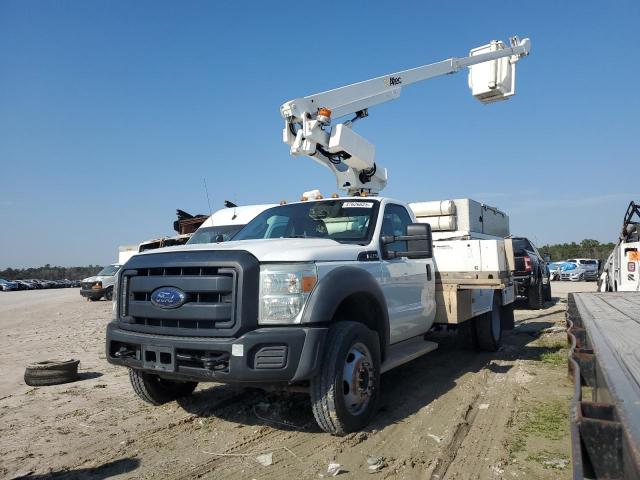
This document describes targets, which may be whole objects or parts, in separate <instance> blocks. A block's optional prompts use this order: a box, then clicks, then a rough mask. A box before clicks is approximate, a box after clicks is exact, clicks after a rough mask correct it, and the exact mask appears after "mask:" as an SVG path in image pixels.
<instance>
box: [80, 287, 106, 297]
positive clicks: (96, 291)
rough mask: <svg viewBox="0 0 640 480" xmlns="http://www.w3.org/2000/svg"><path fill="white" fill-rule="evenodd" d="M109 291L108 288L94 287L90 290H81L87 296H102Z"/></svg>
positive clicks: (81, 293)
mask: <svg viewBox="0 0 640 480" xmlns="http://www.w3.org/2000/svg"><path fill="white" fill-rule="evenodd" d="M105 293H107V289H106V288H92V289H90V290H80V295H81V296H83V297H86V298H96V299H99V298H102V297H104V294H105Z"/></svg>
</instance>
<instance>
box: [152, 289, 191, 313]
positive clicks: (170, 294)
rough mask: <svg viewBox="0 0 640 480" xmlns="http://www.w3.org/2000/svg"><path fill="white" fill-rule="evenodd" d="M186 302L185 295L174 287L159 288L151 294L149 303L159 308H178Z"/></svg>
mask: <svg viewBox="0 0 640 480" xmlns="http://www.w3.org/2000/svg"><path fill="white" fill-rule="evenodd" d="M186 300H187V294H186V293H184V292H183V291H182V290H180V289H179V288H176V287H160V288H156V289H155V290H154V291H153V293H151V303H152V304H153V305H155V306H156V307H159V308H178V307H179V306H181V305H183V304H184V302H185V301H186Z"/></svg>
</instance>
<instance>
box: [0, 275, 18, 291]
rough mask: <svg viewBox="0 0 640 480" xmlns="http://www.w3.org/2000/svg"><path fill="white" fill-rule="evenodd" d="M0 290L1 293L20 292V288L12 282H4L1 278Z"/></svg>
mask: <svg viewBox="0 0 640 480" xmlns="http://www.w3.org/2000/svg"><path fill="white" fill-rule="evenodd" d="M0 290H2V291H3V292H9V291H11V290H20V286H19V285H18V284H17V283H16V282H14V281H12V280H5V279H3V278H0Z"/></svg>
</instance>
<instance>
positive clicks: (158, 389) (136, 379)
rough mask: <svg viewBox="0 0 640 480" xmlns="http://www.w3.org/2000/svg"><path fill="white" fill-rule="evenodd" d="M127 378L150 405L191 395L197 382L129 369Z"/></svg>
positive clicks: (139, 395)
mask: <svg viewBox="0 0 640 480" xmlns="http://www.w3.org/2000/svg"><path fill="white" fill-rule="evenodd" d="M129 380H130V381H131V386H132V387H133V391H134V392H136V395H138V397H140V398H141V399H142V400H144V401H145V402H147V403H150V404H151V405H162V404H163V403H167V402H171V401H172V400H176V399H178V398H181V397H186V396H188V395H191V394H192V393H193V391H194V390H195V389H196V387H197V386H198V383H197V382H176V381H173V380H166V379H164V378H160V377H159V376H158V375H154V374H152V373H146V372H142V371H140V370H134V369H133V368H131V369H129Z"/></svg>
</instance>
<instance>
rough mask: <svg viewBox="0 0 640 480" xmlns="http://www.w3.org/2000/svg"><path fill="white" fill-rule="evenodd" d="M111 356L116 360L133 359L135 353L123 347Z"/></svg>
mask: <svg viewBox="0 0 640 480" xmlns="http://www.w3.org/2000/svg"><path fill="white" fill-rule="evenodd" d="M113 355H114V357H116V358H134V357H135V356H136V351H135V350H129V349H127V348H125V347H120V350H118V351H117V352H115V353H114V354H113Z"/></svg>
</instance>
